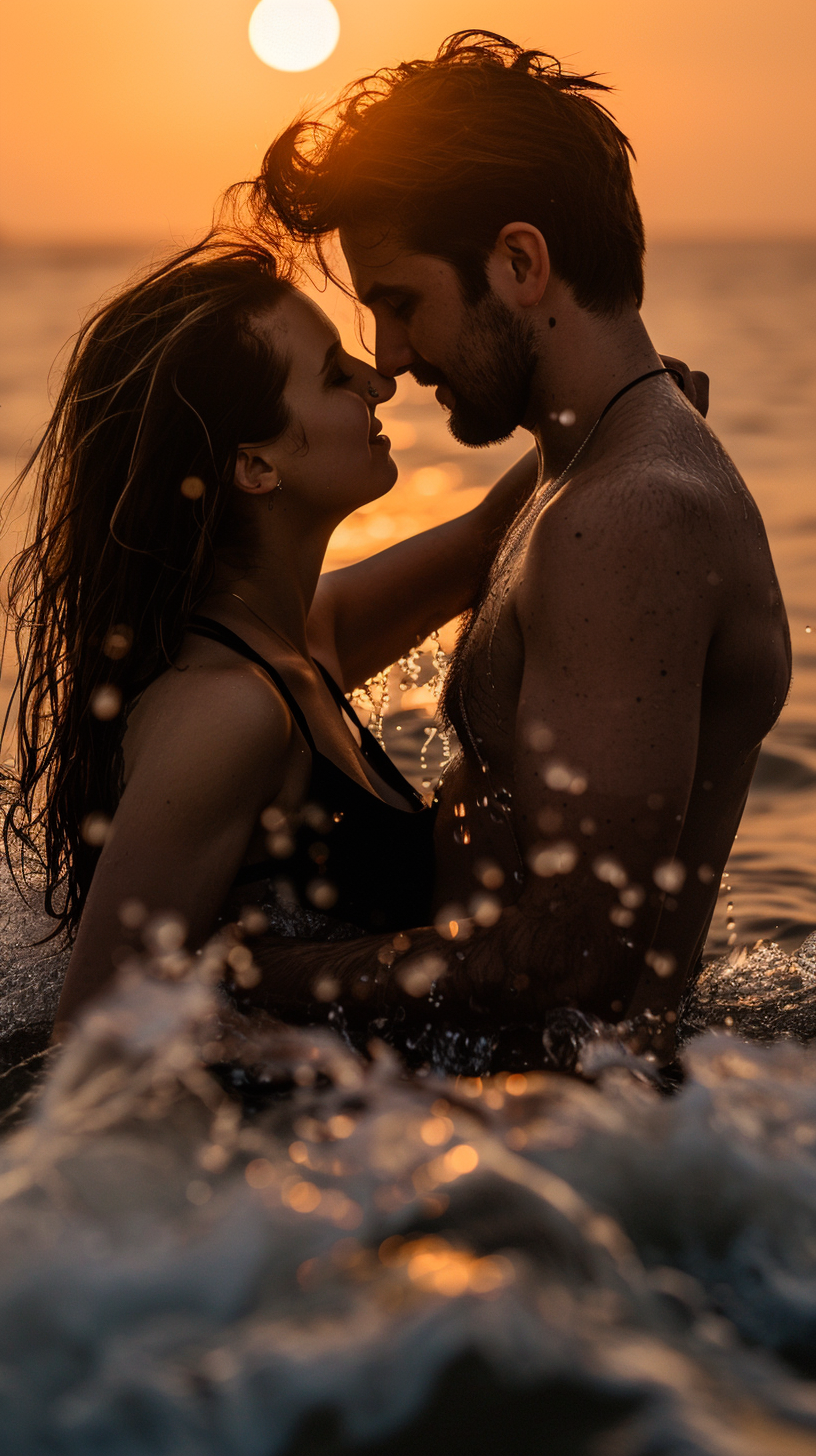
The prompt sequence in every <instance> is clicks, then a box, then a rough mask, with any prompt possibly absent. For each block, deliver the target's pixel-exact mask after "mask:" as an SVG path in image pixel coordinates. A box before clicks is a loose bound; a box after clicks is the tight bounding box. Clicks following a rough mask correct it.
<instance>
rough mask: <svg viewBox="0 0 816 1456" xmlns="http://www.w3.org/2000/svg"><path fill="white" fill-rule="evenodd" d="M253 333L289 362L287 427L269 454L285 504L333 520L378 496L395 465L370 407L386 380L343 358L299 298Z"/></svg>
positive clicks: (385, 391)
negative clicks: (290, 502) (291, 503)
mask: <svg viewBox="0 0 816 1456" xmlns="http://www.w3.org/2000/svg"><path fill="white" fill-rule="evenodd" d="M255 328H256V330H257V332H258V333H259V334H260V335H261V336H262V337H264V338H266V339H268V341H269V343H270V345H271V347H272V348H273V349H275V351H276V352H277V353H279V354H280V355H281V356H282V357H283V358H286V359H288V360H289V361H290V365H289V379H288V382H287V385H286V390H285V395H284V398H285V401H286V404H287V405H288V407H289V410H290V412H291V414H292V425H291V426H290V428H289V429H288V430H287V431H286V433H285V434H284V435H282V436H281V437H280V439H278V440H275V441H274V442H272V443H271V445H270V449H269V453H270V455H271V457H272V459H273V460H274V464H275V466H276V467H277V469H278V471H279V473H280V477H281V482H282V486H283V488H284V490H285V491H286V493H287V496H288V497H289V499H290V500H294V499H295V498H299V499H301V500H302V501H303V502H304V504H306V505H308V507H309V508H310V510H315V509H317V510H318V511H320V512H321V514H325V515H326V516H327V517H328V518H330V519H331V518H336V519H338V520H339V519H341V518H342V517H343V516H344V515H347V514H348V513H349V512H350V511H353V510H356V508H357V507H358V506H360V505H363V504H365V502H366V501H371V500H376V499H377V498H378V497H379V496H381V495H385V493H386V492H387V491H389V490H390V489H391V487H392V486H393V484H394V482H395V480H396V478H397V467H396V465H395V464H394V461H393V460H392V459H391V454H390V448H391V442H390V440H389V439H388V436H387V435H383V434H382V425H381V423H380V421H379V420H378V419H377V417H376V409H377V406H378V404H381V403H383V402H384V401H385V400H388V399H391V397H392V395H393V394H394V391H395V389H396V384H395V383H394V380H393V379H388V378H386V377H385V376H384V375H382V374H378V373H377V371H376V369H375V368H374V367H373V365H372V364H367V363H365V362H364V361H363V360H362V359H357V358H355V357H354V356H353V355H350V354H347V353H346V352H345V350H344V349H343V347H342V345H341V343H340V336H339V334H338V332H337V330H336V329H335V327H334V325H333V324H331V323H330V322H329V320H328V319H327V318H326V316H325V314H323V313H322V312H321V310H320V309H319V308H318V307H317V306H316V305H315V304H313V303H312V302H311V301H310V300H309V299H307V298H306V297H305V296H304V295H303V294H301V293H293V294H292V295H291V296H289V297H287V298H285V299H284V300H283V302H282V303H279V304H277V305H276V306H275V307H274V308H272V309H270V310H269V311H268V313H265V314H263V315H260V316H259V317H258V318H257V319H256V320H255ZM372 391H376V398H375V396H374V394H373V393H372Z"/></svg>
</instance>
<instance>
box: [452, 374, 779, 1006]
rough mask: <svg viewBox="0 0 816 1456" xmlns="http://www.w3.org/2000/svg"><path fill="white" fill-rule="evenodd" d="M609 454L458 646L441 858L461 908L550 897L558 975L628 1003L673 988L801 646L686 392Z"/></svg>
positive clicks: (547, 517) (668, 399)
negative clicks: (482, 895) (566, 971)
mask: <svg viewBox="0 0 816 1456" xmlns="http://www.w3.org/2000/svg"><path fill="white" fill-rule="evenodd" d="M596 448H599V450H600V458H596V459H595V461H593V462H591V463H590V465H589V466H588V468H587V469H585V470H581V469H580V468H579V469H577V470H576V473H575V474H574V476H573V477H572V478H571V479H570V480H568V481H567V483H566V484H565V485H564V487H563V489H562V490H561V491H560V492H558V493H557V494H556V495H555V496H554V497H553V498H552V499H551V500H549V503H548V504H546V505H545V506H544V508H543V509H542V510H541V511H540V513H539V514H538V515H537V516H536V509H537V508H536V506H535V504H534V505H533V506H532V508H531V509H530V510H529V511H528V514H527V524H526V526H525V523H524V519H522V522H521V529H519V528H518V527H517V528H516V529H515V533H514V532H513V531H511V533H510V535H511V537H512V536H513V534H515V535H516V536H517V546H516V549H515V551H514V552H512V554H511V556H510V559H509V560H507V561H506V563H505V564H504V566H503V569H500V570H499V571H498V572H494V574H493V575H492V577H491V580H490V582H489V584H488V587H487V589H486V592H485V595H484V599H483V602H482V605H481V608H480V609H479V610H478V611H477V612H476V613H475V614H474V618H473V620H472V622H471V624H470V627H469V630H468V632H467V634H466V636H465V638H464V639H463V642H462V644H461V645H460V649H459V651H458V654H457V658H456V661H455V663H454V667H453V670H452V673H451V676H450V679H449V682H448V686H447V691H446V710H447V712H448V714H449V717H450V720H451V722H452V723H453V726H454V727H455V728H456V730H457V733H458V735H459V737H460V740H461V742H462V744H463V749H464V751H463V753H461V754H460V755H459V756H458V757H457V759H456V760H455V762H454V763H453V764H452V765H451V768H450V770H449V772H448V774H447V776H446V779H445V783H444V793H443V794H442V795H441V796H440V797H441V806H442V812H441V814H440V819H439V823H438V834H437V853H438V867H439V868H438V886H439V890H438V897H439V903H440V905H443V904H444V903H452V904H454V905H464V906H468V905H471V906H472V905H473V897H474V889H477V890H478V885H479V882H480V880H481V881H482V882H484V883H486V886H487V887H492V893H493V894H496V895H497V897H498V898H499V899H500V900H501V902H502V903H503V904H505V905H507V904H516V903H518V902H520V901H521V902H522V903H523V904H524V905H525V907H526V908H527V910H528V913H529V912H534V911H537V912H538V914H539V916H540V930H539V933H538V936H537V939H538V942H539V945H540V953H541V962H540V974H541V976H542V978H544V979H545V980H546V977H547V961H548V959H549V958H550V956H552V958H553V961H554V962H556V963H558V965H559V967H560V968H561V970H562V972H563V968H564V966H565V963H566V964H568V965H570V966H571V968H572V975H571V979H572V981H573V985H572V987H571V988H570V992H571V996H570V999H573V998H574V999H575V1001H576V1002H578V1003H580V1004H581V1005H582V1006H585V1007H586V1006H588V1005H589V1006H591V1007H592V1008H593V1009H595V1010H597V1011H599V1012H600V1013H601V1014H604V1015H607V1016H608V1015H609V1014H610V1013H612V1014H616V1013H617V1014H619V1013H621V1012H622V1011H624V1010H626V1009H627V1008H629V1009H633V1010H642V1009H644V1008H645V1007H646V1006H649V1007H651V1008H652V1009H654V1010H657V1009H662V1010H665V1009H667V1008H672V1007H673V1006H674V1005H675V1004H676V1001H677V999H678V996H679V993H680V991H681V989H682V985H683V982H684V980H685V977H686V975H687V973H688V971H689V969H690V968H691V967H692V966H693V964H694V963H695V961H696V960H697V958H698V957H699V955H700V952H701V951H702V947H703V942H704V939H705V934H706V930H707V927H708V924H709V922H710V919H711V914H712V912H713V908H714V903H715V900H716V895H717V888H718V885H719V880H720V876H721V873H722V869H723V866H724V863H725V860H726V858H727V855H728V852H729V850H730V847H731V843H732V840H733V837H734V834H735V833H736V829H737V825H738V822H739V818H740V815H741V813H742V809H743V806H744V803H745V797H746V794H747V791H748V787H749V784H750V780H751V775H752V772H753V768H754V765H755V762H756V758H757V754H758V751H759V744H760V742H761V739H762V738H763V736H764V735H765V734H766V733H767V732H768V730H769V728H770V727H771V726H772V725H773V723H774V721H775V720H776V718H777V716H778V714H779V711H780V709H781V707H782V704H783V702H784V699H785V695H786V692H787V688H788V683H789V680H790V648H789V639H788V633H787V623H786V618H785V613H784V608H783V606H782V601H781V595H780V592H779V588H778V584H777V581H776V576H775V573H774V568H773V563H772V560H771V556H770V551H769V548H768V544H767V539H766V536H765V531H764V528H763V525H762V522H761V519H760V517H759V513H758V511H757V508H756V506H755V504H754V502H753V500H752V499H751V497H750V495H749V493H748V491H747V489H746V487H745V485H744V483H743V482H742V480H741V479H740V477H739V475H738V473H737V471H736V469H735V467H734V466H733V464H732V462H731V461H730V460H729V459H728V457H727V456H726V455H725V453H724V451H723V450H722V447H721V446H720V445H719V443H718V442H717V440H716V438H715V437H714V436H713V435H712V433H711V431H710V430H709V429H708V427H707V426H706V425H705V423H704V421H703V420H702V419H701V418H700V416H699V415H698V414H697V413H696V412H695V411H694V410H692V409H691V408H690V407H689V406H688V405H687V404H686V402H685V401H684V399H683V398H682V396H681V395H680V394H679V392H678V391H677V390H676V388H675V387H674V386H673V385H672V384H671V383H669V382H668V380H666V379H661V380H659V381H658V380H653V381H650V382H648V383H646V384H645V385H644V386H641V388H640V391H639V392H638V393H633V394H632V395H630V397H629V398H628V399H627V400H625V401H621V403H620V404H619V405H618V406H617V412H616V414H615V416H614V417H613V419H611V420H610V421H609V424H608V426H607V430H606V434H605V436H604V437H603V439H601V440H600V441H598V442H597V447H596ZM506 554H507V553H505V555H506ZM498 562H499V566H500V568H501V567H502V553H501V552H500V553H499V557H498ZM622 648H623V650H621V649H622ZM656 847H658V853H657V856H656V854H655V849H656ZM496 866H501V867H504V868H505V871H508V872H506V873H505V874H504V879H503V883H502V885H501V887H500V888H496V881H497V879H498V878H499V875H498V872H497V869H496ZM511 867H513V868H512V871H511ZM531 871H532V873H531ZM454 913H455V912H452V914H454ZM488 915H489V911H488ZM601 927H603V928H604V929H605V934H603V932H601V936H600V938H599V930H600V929H601ZM570 938H572V941H573V944H572V946H571V947H570V944H569V940H570ZM536 959H537V957H536ZM565 989H566V988H565Z"/></svg>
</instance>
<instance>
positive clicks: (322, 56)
mask: <svg viewBox="0 0 816 1456" xmlns="http://www.w3.org/2000/svg"><path fill="white" fill-rule="evenodd" d="M339 37H340V17H339V16H338V14H337V11H336V10H335V8H334V6H333V5H332V3H331V0H261V3H260V5H256V7H255V9H254V10H253V12H252V15H251V17H250V21H249V43H250V45H251V46H252V49H253V50H254V52H255V54H256V56H257V57H258V58H259V60H261V61H263V62H264V63H265V64H266V65H267V66H274V68H275V70H276V71H311V70H312V69H313V67H314V66H320V65H322V64H323V62H324V61H325V60H328V58H329V56H330V55H331V53H332V51H333V50H334V48H335V46H336V45H337V42H338V39H339Z"/></svg>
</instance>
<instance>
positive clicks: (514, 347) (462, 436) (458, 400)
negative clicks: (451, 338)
mask: <svg viewBox="0 0 816 1456" xmlns="http://www.w3.org/2000/svg"><path fill="white" fill-rule="evenodd" d="M455 358H456V369H455V373H453V372H451V373H449V374H443V373H442V372H441V370H439V369H436V368H434V366H433V365H431V364H425V363H424V362H423V363H422V364H417V365H415V366H414V367H413V368H412V369H411V371H410V372H411V374H412V375H413V376H414V378H415V379H416V381H417V383H418V384H424V385H439V384H444V385H447V387H448V389H449V390H450V391H451V394H452V395H453V397H454V401H455V403H454V405H453V407H452V409H451V412H450V416H449V418H448V429H449V430H450V432H451V434H452V435H453V437H454V439H455V440H458V441H459V443H460V444H461V445H495V444H497V443H498V442H499V441H500V440H506V439H507V438H508V436H510V435H512V433H513V431H514V430H515V429H517V427H518V426H519V425H520V424H521V422H522V420H523V419H524V417H525V415H526V414H527V408H528V405H529V403H530V390H531V388H532V382H533V374H534V372H535V368H536V364H537V363H538V356H537V353H536V349H535V346H534V343H533V330H532V327H531V325H530V324H528V323H526V322H524V321H522V320H521V319H519V318H518V317H517V316H516V314H514V313H513V312H512V311H511V310H510V309H509V308H508V307H507V306H506V304H504V303H503V302H502V300H501V299H500V298H497V296H496V294H495V293H493V292H491V293H489V294H488V295H487V297H486V298H485V299H483V300H482V301H481V302H480V303H478V304H477V305H476V307H475V308H474V309H473V310H472V311H471V313H470V314H469V317H468V320H467V322H466V324H465V326H464V328H463V329H462V332H461V334H460V335H459V339H458V341H457V344H456V351H455Z"/></svg>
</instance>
